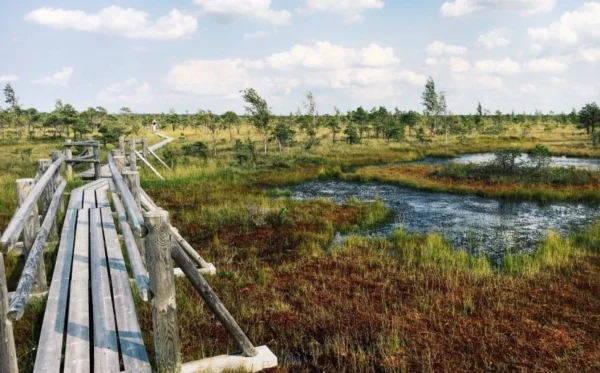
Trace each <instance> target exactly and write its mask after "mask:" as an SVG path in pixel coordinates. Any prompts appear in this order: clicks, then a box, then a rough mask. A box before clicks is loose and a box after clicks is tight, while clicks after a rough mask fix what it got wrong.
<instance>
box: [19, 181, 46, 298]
mask: <svg viewBox="0 0 600 373" xmlns="http://www.w3.org/2000/svg"><path fill="white" fill-rule="evenodd" d="M34 185H35V184H34V179H19V180H17V202H18V203H19V206H21V205H22V204H23V202H25V199H26V198H27V196H28V195H29V192H31V189H33V186H34ZM38 215H39V214H38V207H37V205H34V207H33V211H32V212H31V215H29V216H28V217H27V220H26V221H25V225H24V227H23V255H24V256H25V258H27V256H28V255H29V250H31V247H32V246H33V242H34V241H35V238H36V236H37V234H38V232H39V230H40V219H39V216H38ZM35 282H36V284H35V286H34V287H33V292H34V293H41V292H44V291H46V290H48V285H47V284H46V266H45V265H44V258H43V257H42V259H41V260H40V264H39V266H38V270H37V273H36V276H35Z"/></svg>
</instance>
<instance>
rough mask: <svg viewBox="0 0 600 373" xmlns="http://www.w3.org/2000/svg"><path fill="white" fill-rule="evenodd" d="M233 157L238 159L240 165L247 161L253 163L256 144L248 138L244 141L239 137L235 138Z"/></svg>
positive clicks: (254, 161) (254, 162)
mask: <svg viewBox="0 0 600 373" xmlns="http://www.w3.org/2000/svg"><path fill="white" fill-rule="evenodd" d="M233 157H234V158H235V159H236V160H237V161H238V164H239V165H240V166H241V165H244V164H248V163H250V164H252V165H255V164H256V144H255V143H254V141H252V140H250V139H246V141H241V140H239V139H237V140H235V144H234V146H233Z"/></svg>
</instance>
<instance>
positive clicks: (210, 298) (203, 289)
mask: <svg viewBox="0 0 600 373" xmlns="http://www.w3.org/2000/svg"><path fill="white" fill-rule="evenodd" d="M171 256H172V257H173V260H174V261H175V263H177V265H178V266H179V268H181V270H182V271H183V273H185V275H186V277H187V278H188V280H190V282H191V283H192V286H194V289H196V291H197V292H198V294H200V296H201V297H202V299H204V302H205V303H206V305H207V306H208V308H210V310H211V311H212V312H213V313H214V315H215V316H216V317H217V319H218V320H219V321H220V322H221V325H223V327H224V328H225V329H226V330H227V332H228V333H229V335H230V336H231V337H232V338H233V340H234V341H235V343H236V344H237V345H238V347H239V348H240V350H241V351H242V355H243V356H246V357H252V356H256V355H258V351H256V348H254V346H253V345H252V343H251V342H250V340H249V339H248V337H247V336H246V333H244V332H243V331H242V328H240V326H239V325H238V323H237V322H236V321H235V319H234V318H233V316H231V314H230V313H229V311H228V310H227V308H225V305H223V302H221V300H220V299H219V297H217V295H216V294H215V292H214V291H213V290H212V288H211V287H210V285H209V284H208V282H207V281H206V280H205V279H204V277H202V275H201V274H200V272H198V270H197V269H196V266H195V265H194V263H193V262H192V260H191V259H190V258H189V257H188V256H187V255H186V253H185V252H184V251H183V249H181V248H180V247H178V246H177V245H173V246H172V247H171ZM150 276H152V272H150ZM150 279H152V277H150ZM151 284H152V283H151Z"/></svg>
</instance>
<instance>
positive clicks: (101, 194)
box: [96, 183, 110, 208]
mask: <svg viewBox="0 0 600 373" xmlns="http://www.w3.org/2000/svg"><path fill="white" fill-rule="evenodd" d="M107 193H108V183H107V184H106V185H104V186H102V187H100V188H98V189H96V204H97V205H98V208H101V207H110V202H109V201H108V194H107Z"/></svg>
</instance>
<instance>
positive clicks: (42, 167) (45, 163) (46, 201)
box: [38, 159, 58, 237]
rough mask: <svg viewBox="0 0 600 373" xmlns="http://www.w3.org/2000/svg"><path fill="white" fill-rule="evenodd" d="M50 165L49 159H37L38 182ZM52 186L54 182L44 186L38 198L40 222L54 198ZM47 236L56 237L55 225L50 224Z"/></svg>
mask: <svg viewBox="0 0 600 373" xmlns="http://www.w3.org/2000/svg"><path fill="white" fill-rule="evenodd" d="M50 164H51V161H50V160H49V159H38V180H39V178H40V177H42V175H44V173H46V170H48V167H50ZM53 184H54V180H51V181H50V182H49V183H48V185H47V186H46V189H44V192H43V193H42V195H41V196H40V203H39V208H40V210H41V216H42V221H43V219H45V218H46V214H47V213H48V207H50V203H51V202H52V197H53V196H54V191H55V190H54V185H53ZM49 235H50V236H52V237H58V235H57V229H56V223H55V224H52V228H50V232H49Z"/></svg>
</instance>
